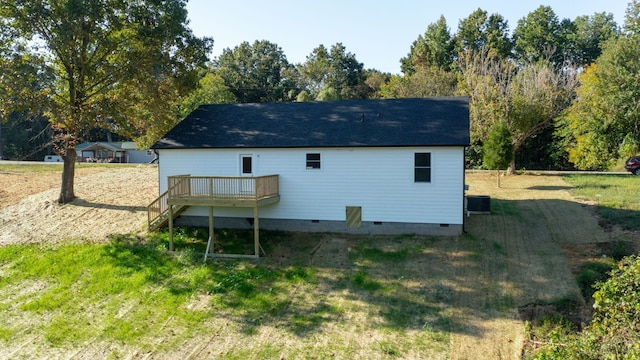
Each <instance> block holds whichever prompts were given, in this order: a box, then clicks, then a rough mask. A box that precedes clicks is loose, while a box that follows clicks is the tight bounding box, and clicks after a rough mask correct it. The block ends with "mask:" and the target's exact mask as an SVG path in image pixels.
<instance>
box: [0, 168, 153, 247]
mask: <svg viewBox="0 0 640 360" xmlns="http://www.w3.org/2000/svg"><path fill="white" fill-rule="evenodd" d="M157 176H158V171H157V168H156V167H155V166H152V165H140V166H136V167H113V168H111V167H96V168H84V169H77V171H76V179H75V193H76V196H77V197H78V198H77V199H76V200H74V201H73V202H71V203H69V204H65V205H58V203H57V201H56V200H57V198H58V195H59V192H60V188H59V187H60V181H61V173H60V172H59V171H46V172H37V173H11V172H0V183H2V184H5V186H4V188H3V189H2V192H0V228H2V231H1V232H0V245H2V244H9V243H33V242H59V241H61V240H64V239H83V240H89V241H102V240H104V239H106V237H107V236H108V235H110V234H114V233H117V234H125V233H135V232H138V231H143V230H146V224H147V211H146V205H147V204H148V203H150V202H151V201H152V200H153V199H155V198H156V197H157V195H158V185H157V184H158V180H157Z"/></svg>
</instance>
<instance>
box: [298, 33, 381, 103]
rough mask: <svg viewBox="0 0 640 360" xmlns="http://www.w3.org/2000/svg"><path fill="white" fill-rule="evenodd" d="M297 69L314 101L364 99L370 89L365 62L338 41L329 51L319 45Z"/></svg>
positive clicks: (370, 91)
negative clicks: (361, 61)
mask: <svg viewBox="0 0 640 360" xmlns="http://www.w3.org/2000/svg"><path fill="white" fill-rule="evenodd" d="M298 69H299V71H300V74H301V77H302V83H303V84H304V85H303V86H304V88H305V89H306V90H307V92H308V93H309V94H311V96H312V97H314V98H315V99H316V100H339V99H343V100H344V99H366V98H367V97H368V96H369V94H370V93H372V92H373V91H372V89H371V88H370V87H369V86H368V85H367V84H366V83H365V81H366V79H367V73H366V72H365V70H364V65H363V64H362V63H360V62H358V60H357V59H356V56H355V55H354V54H353V53H350V52H347V51H346V48H345V47H344V45H342V44H341V43H337V44H335V45H333V46H332V47H331V49H329V50H327V48H326V47H325V46H324V45H320V46H318V47H317V48H315V49H314V50H313V51H312V52H311V54H310V55H309V56H307V61H306V62H305V63H304V64H302V65H300V66H298Z"/></svg>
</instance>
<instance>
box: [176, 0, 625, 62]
mask: <svg viewBox="0 0 640 360" xmlns="http://www.w3.org/2000/svg"><path fill="white" fill-rule="evenodd" d="M628 3H629V0H604V1H603V0H579V1H578V0H547V1H541V0H539V1H531V0H519V1H513V0H512V1H505V0H501V1H500V0H475V1H472V0H438V1H433V0H378V1H375V0H321V1H308V0H296V1H292V0H189V2H188V3H187V10H188V12H189V15H188V16H189V20H190V24H189V26H190V27H191V29H192V30H193V32H194V34H195V35H196V36H200V37H202V36H207V37H212V38H213V39H214V48H213V52H212V53H211V56H212V57H217V56H219V55H220V54H221V53H222V51H223V50H224V49H226V48H229V49H233V48H235V47H236V46H238V45H240V43H242V42H243V41H247V42H249V43H251V44H252V43H253V42H254V41H256V40H267V41H269V42H272V43H275V44H277V45H278V46H279V47H280V48H281V49H282V51H283V52H284V54H285V56H286V57H287V60H288V61H289V63H292V64H300V63H304V62H305V61H306V58H307V56H308V55H309V54H311V52H312V51H313V49H315V48H317V47H318V46H319V45H321V44H322V45H324V46H325V47H326V48H331V46H332V45H334V44H336V43H342V45H344V47H345V49H346V51H347V52H349V53H353V54H354V55H355V57H356V59H357V60H358V61H359V62H361V63H363V64H364V68H365V69H377V70H380V71H382V72H388V73H392V74H399V73H400V59H401V58H403V57H405V56H407V54H408V53H409V50H410V49H411V44H412V43H413V42H414V41H415V40H416V39H417V38H418V36H419V35H422V34H424V32H425V31H426V30H427V26H428V25H429V24H431V23H434V22H436V21H437V20H438V18H440V16H441V15H443V16H444V17H445V19H446V20H447V25H448V26H449V30H450V32H451V34H454V33H455V32H457V29H458V23H459V21H460V20H461V19H464V18H466V17H468V16H469V15H470V14H471V13H472V12H474V11H475V10H476V9H478V8H481V9H482V10H485V11H487V12H488V13H489V14H493V13H498V14H500V15H502V16H503V17H504V18H505V19H506V20H507V21H508V24H509V29H510V30H511V31H513V29H515V27H516V25H517V24H518V20H520V19H522V18H523V17H525V16H526V15H527V14H529V13H530V12H532V11H534V10H536V9H537V8H538V7H539V6H541V5H543V6H550V7H551V8H552V9H553V11H554V12H555V14H556V15H557V16H558V18H559V19H560V20H562V19H565V18H569V19H572V20H573V19H575V18H576V17H578V16H581V15H593V14H595V13H600V12H606V13H612V14H613V15H614V19H615V21H616V22H617V23H618V25H619V26H622V25H623V23H624V15H625V10H626V8H627V5H628Z"/></svg>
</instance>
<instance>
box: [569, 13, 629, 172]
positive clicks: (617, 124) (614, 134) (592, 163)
mask: <svg viewBox="0 0 640 360" xmlns="http://www.w3.org/2000/svg"><path fill="white" fill-rule="evenodd" d="M635 8H636V7H635V2H634V3H632V4H630V6H629V10H628V11H627V23H626V24H625V28H626V29H630V28H633V26H634V25H631V26H629V25H628V24H629V23H634V21H633V19H631V17H630V15H629V14H631V13H633V11H632V10H633V9H635ZM639 97H640V34H636V33H634V32H632V31H627V33H625V35H624V36H620V37H619V38H612V39H611V40H610V41H608V42H607V43H606V45H605V46H604V49H603V52H602V55H601V56H600V57H599V58H598V59H597V61H596V63H595V64H594V65H592V66H591V67H588V68H587V69H586V71H584V73H583V74H582V75H581V77H580V88H579V89H578V97H577V99H576V100H575V101H574V102H573V104H572V105H571V107H570V108H569V109H568V110H567V111H566V112H565V113H564V116H563V118H562V123H561V124H562V127H561V134H563V135H564V137H565V140H566V144H567V148H568V151H569V159H570V160H571V161H572V162H573V163H575V164H576V166H577V167H578V168H580V169H603V168H607V167H609V166H611V165H612V164H613V163H614V162H615V161H616V160H617V159H618V158H626V157H628V156H629V155H632V154H634V153H637V152H638V151H640V100H639Z"/></svg>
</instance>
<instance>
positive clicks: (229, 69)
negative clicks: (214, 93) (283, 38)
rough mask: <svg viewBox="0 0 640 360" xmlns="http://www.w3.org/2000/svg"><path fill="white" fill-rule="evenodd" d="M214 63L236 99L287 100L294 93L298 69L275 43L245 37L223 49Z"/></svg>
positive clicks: (253, 100) (250, 101)
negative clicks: (241, 41)
mask: <svg viewBox="0 0 640 360" xmlns="http://www.w3.org/2000/svg"><path fill="white" fill-rule="evenodd" d="M215 67H216V72H217V74H218V75H219V76H220V77H222V79H223V80H224V82H225V84H226V85H227V86H228V87H229V90H230V91H231V92H232V93H233V95H234V96H235V97H236V99H237V101H238V102H239V103H256V102H278V101H290V100H292V99H294V98H295V95H297V94H292V90H295V89H296V81H297V76H298V75H297V71H296V69H295V67H294V66H293V65H291V64H289V61H287V57H286V56H285V54H284V52H283V51H282V49H281V48H280V47H279V46H278V45H277V44H275V43H272V42H269V41H266V40H261V41H258V40H256V41H255V42H254V43H253V44H249V43H248V42H246V41H245V42H243V43H241V44H240V45H238V46H236V47H235V48H233V49H229V48H227V49H224V50H223V51H222V54H221V55H220V56H219V58H218V59H217V61H216V66H215Z"/></svg>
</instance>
